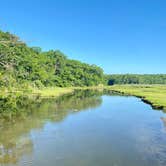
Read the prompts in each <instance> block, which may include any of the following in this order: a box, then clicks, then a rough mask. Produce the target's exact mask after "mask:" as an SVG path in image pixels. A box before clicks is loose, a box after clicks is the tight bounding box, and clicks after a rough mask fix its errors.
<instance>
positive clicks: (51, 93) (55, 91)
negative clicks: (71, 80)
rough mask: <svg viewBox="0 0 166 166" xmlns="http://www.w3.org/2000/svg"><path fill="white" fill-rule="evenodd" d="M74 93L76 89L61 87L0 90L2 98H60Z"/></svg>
mask: <svg viewBox="0 0 166 166" xmlns="http://www.w3.org/2000/svg"><path fill="white" fill-rule="evenodd" d="M72 92H74V88H60V87H49V88H42V89H37V88H32V87H29V88H28V89H16V88H12V89H0V98H5V97H8V96H10V95H12V96H13V94H14V95H15V96H24V95H27V96H40V97H46V98H48V97H58V96H61V95H64V94H68V93H72Z"/></svg>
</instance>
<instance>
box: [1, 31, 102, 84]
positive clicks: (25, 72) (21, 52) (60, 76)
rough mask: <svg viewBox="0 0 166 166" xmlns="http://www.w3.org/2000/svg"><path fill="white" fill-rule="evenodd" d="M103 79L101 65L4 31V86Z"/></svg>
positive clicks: (2, 46) (96, 81)
mask: <svg viewBox="0 0 166 166" xmlns="http://www.w3.org/2000/svg"><path fill="white" fill-rule="evenodd" d="M103 78H104V74H103V70H102V69H101V68H100V67H98V66H95V65H89V64H86V63H82V62H79V61H76V60H71V59H68V58H67V57H66V56H65V55H64V54H63V53H62V52H61V51H59V50H56V51H54V50H50V51H48V52H42V50H41V48H40V47H28V46H27V45H26V44H25V43H23V42H21V41H20V40H19V38H18V37H16V36H14V35H12V34H10V33H8V32H6V33H4V32H2V31H0V86H6V87H8V86H19V85H23V84H27V83H28V84H30V85H33V86H36V87H43V86H60V87H67V86H92V85H98V84H102V83H103Z"/></svg>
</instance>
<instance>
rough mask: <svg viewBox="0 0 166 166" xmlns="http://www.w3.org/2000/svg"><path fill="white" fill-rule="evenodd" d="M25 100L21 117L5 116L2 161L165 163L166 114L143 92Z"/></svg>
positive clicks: (0, 133) (111, 165) (108, 165)
mask: <svg viewBox="0 0 166 166" xmlns="http://www.w3.org/2000/svg"><path fill="white" fill-rule="evenodd" d="M22 102H23V103H22V104H20V106H19V107H20V108H19V109H20V110H21V111H20V112H21V115H19V118H18V116H17V118H15V119H12V118H10V123H8V122H6V121H4V120H1V121H2V122H1V126H0V165H1V166H166V119H165V118H166V115H165V114H164V113H163V112H162V111H159V110H153V109H152V108H151V107H150V106H149V105H147V104H145V103H143V102H142V101H141V100H140V99H138V98H135V97H126V96H117V95H103V94H101V93H91V92H78V93H76V94H75V95H71V96H70V95H69V96H64V97H61V98H59V99H57V100H55V99H35V101H27V100H23V101H22ZM24 102H26V104H24ZM25 112H26V114H25Z"/></svg>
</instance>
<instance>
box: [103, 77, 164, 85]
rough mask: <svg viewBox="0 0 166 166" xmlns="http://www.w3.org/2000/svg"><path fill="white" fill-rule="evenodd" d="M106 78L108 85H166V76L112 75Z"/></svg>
mask: <svg viewBox="0 0 166 166" xmlns="http://www.w3.org/2000/svg"><path fill="white" fill-rule="evenodd" d="M105 77H106V80H107V82H108V85H114V84H166V74H142V75H141V74H112V75H107V76H105Z"/></svg>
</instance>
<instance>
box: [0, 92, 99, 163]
mask: <svg viewBox="0 0 166 166" xmlns="http://www.w3.org/2000/svg"><path fill="white" fill-rule="evenodd" d="M101 94H102V92H96V91H78V92H76V93H75V94H74V95H64V96H62V97H60V98H58V99H43V98H35V97H31V98H28V97H15V96H9V97H8V98H5V99H0V116H1V117H0V133H1V134H0V163H1V164H5V163H11V164H14V163H17V162H18V160H19V158H20V157H21V156H22V155H23V154H28V153H32V151H33V143H32V141H31V137H30V131H31V129H40V128H42V126H43V124H44V123H45V121H52V122H60V121H62V120H63V119H64V118H65V117H67V116H68V115H69V114H71V113H77V112H79V111H81V110H87V109H91V108H95V107H98V106H99V105H100V104H101V103H102V98H101Z"/></svg>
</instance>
